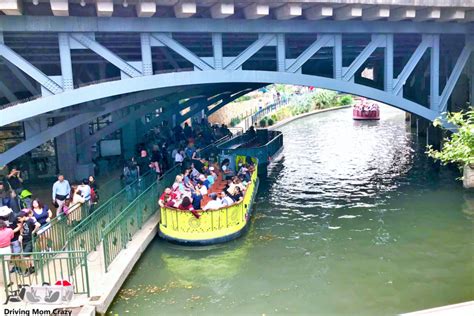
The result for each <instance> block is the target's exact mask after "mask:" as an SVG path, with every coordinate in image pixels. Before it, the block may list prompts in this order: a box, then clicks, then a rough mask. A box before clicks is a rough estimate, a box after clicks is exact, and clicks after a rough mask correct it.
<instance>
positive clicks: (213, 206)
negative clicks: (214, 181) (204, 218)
mask: <svg viewBox="0 0 474 316" xmlns="http://www.w3.org/2000/svg"><path fill="white" fill-rule="evenodd" d="M209 196H210V198H211V200H210V201H209V202H208V203H207V204H206V206H204V207H203V210H205V211H207V210H217V209H219V208H221V207H222V203H221V201H220V200H219V199H217V194H216V193H211V194H210V195H209Z"/></svg>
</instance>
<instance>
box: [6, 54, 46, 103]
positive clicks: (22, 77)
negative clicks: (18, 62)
mask: <svg viewBox="0 0 474 316" xmlns="http://www.w3.org/2000/svg"><path fill="white" fill-rule="evenodd" d="M4 61H5V63H4V64H5V66H7V68H8V69H10V71H11V72H12V73H13V75H14V76H15V77H16V78H17V79H18V80H19V81H20V82H21V84H22V85H23V86H24V87H25V88H26V90H28V91H29V92H30V93H31V94H32V95H38V94H40V91H39V90H38V89H37V88H36V87H35V86H34V85H33V84H32V83H31V82H30V80H29V79H28V78H27V77H26V76H25V75H24V74H23V72H22V71H20V70H18V68H17V67H16V66H15V65H13V64H12V63H10V62H9V61H8V60H6V59H5V60H4Z"/></svg>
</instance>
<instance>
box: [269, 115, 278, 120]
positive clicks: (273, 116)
mask: <svg viewBox="0 0 474 316" xmlns="http://www.w3.org/2000/svg"><path fill="white" fill-rule="evenodd" d="M270 118H271V119H272V120H273V122H276V121H278V118H277V116H276V114H275V113H273V114H272V116H270Z"/></svg>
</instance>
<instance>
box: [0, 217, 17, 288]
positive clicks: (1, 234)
mask: <svg viewBox="0 0 474 316" xmlns="http://www.w3.org/2000/svg"><path fill="white" fill-rule="evenodd" d="M13 237H14V233H13V230H12V229H11V228H9V227H8V226H7V224H6V223H5V222H4V221H3V220H0V255H5V257H4V259H5V260H7V262H8V260H9V259H10V254H11V253H12V251H11V248H10V245H11V241H12V239H13ZM4 269H6V271H4V272H3V271H2V275H1V276H0V277H1V278H2V279H3V276H4V275H5V276H6V279H5V280H3V285H4V287H5V288H6V287H7V285H8V284H9V283H10V271H9V268H8V264H6V265H5V267H4Z"/></svg>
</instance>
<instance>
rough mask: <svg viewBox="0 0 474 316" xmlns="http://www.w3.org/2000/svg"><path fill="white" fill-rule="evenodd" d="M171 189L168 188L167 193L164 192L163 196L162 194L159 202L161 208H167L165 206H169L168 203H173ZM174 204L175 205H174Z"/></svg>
mask: <svg viewBox="0 0 474 316" xmlns="http://www.w3.org/2000/svg"><path fill="white" fill-rule="evenodd" d="M171 199H172V198H171V189H170V188H166V189H165V192H163V194H161V196H160V198H159V200H158V204H159V205H160V206H161V207H165V206H168V203H169V202H170V201H171ZM173 204H174V203H173Z"/></svg>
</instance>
